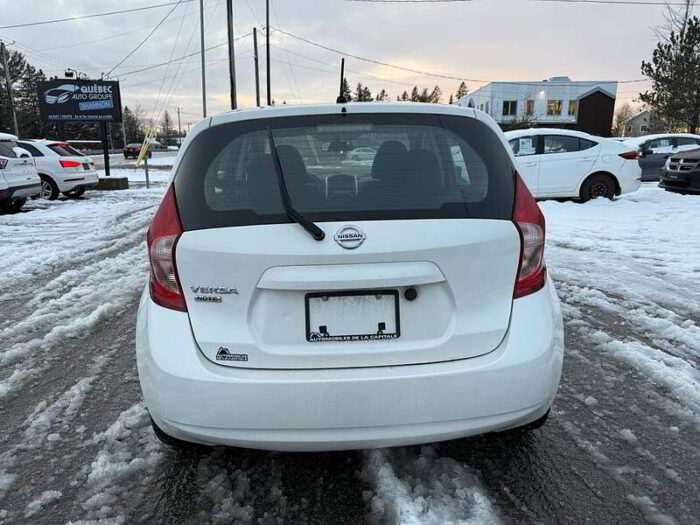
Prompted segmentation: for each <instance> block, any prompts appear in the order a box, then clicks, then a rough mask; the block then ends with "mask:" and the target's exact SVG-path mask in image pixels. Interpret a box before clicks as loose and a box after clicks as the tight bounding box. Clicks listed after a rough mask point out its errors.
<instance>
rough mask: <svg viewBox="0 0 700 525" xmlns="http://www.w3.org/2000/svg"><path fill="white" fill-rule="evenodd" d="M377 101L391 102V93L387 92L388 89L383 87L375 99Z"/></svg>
mask: <svg viewBox="0 0 700 525" xmlns="http://www.w3.org/2000/svg"><path fill="white" fill-rule="evenodd" d="M374 100H376V101H377V102H389V93H387V92H386V90H384V89H382V90H381V91H380V92H379V93H378V94H377V96H376V97H375V99H374Z"/></svg>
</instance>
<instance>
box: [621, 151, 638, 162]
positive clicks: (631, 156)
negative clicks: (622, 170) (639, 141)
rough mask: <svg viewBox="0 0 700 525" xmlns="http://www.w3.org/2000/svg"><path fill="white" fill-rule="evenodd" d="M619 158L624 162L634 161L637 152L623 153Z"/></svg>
mask: <svg viewBox="0 0 700 525" xmlns="http://www.w3.org/2000/svg"><path fill="white" fill-rule="evenodd" d="M620 157H622V158H623V159H626V160H634V159H636V158H638V157H639V151H625V152H624V153H620Z"/></svg>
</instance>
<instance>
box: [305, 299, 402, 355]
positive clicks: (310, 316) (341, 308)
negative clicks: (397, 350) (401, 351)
mask: <svg viewBox="0 0 700 525" xmlns="http://www.w3.org/2000/svg"><path fill="white" fill-rule="evenodd" d="M400 335H401V329H400V325H399V292H397V291H396V290H378V291H377V290H375V291H354V290H353V291H346V292H328V293H326V292H314V293H308V294H306V340H307V341H309V342H311V343H325V342H347V341H381V340H387V339H397V338H398V337H399V336H400Z"/></svg>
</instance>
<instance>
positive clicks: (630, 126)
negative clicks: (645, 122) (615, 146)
mask: <svg viewBox="0 0 700 525" xmlns="http://www.w3.org/2000/svg"><path fill="white" fill-rule="evenodd" d="M630 131H632V124H628V125H627V132H628V133H629V132H630Z"/></svg>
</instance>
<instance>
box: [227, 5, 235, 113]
mask: <svg viewBox="0 0 700 525" xmlns="http://www.w3.org/2000/svg"><path fill="white" fill-rule="evenodd" d="M226 19H227V21H228V75H229V81H230V85H231V109H236V108H237V107H238V103H237V101H236V57H235V55H234V51H233V0H226Z"/></svg>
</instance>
